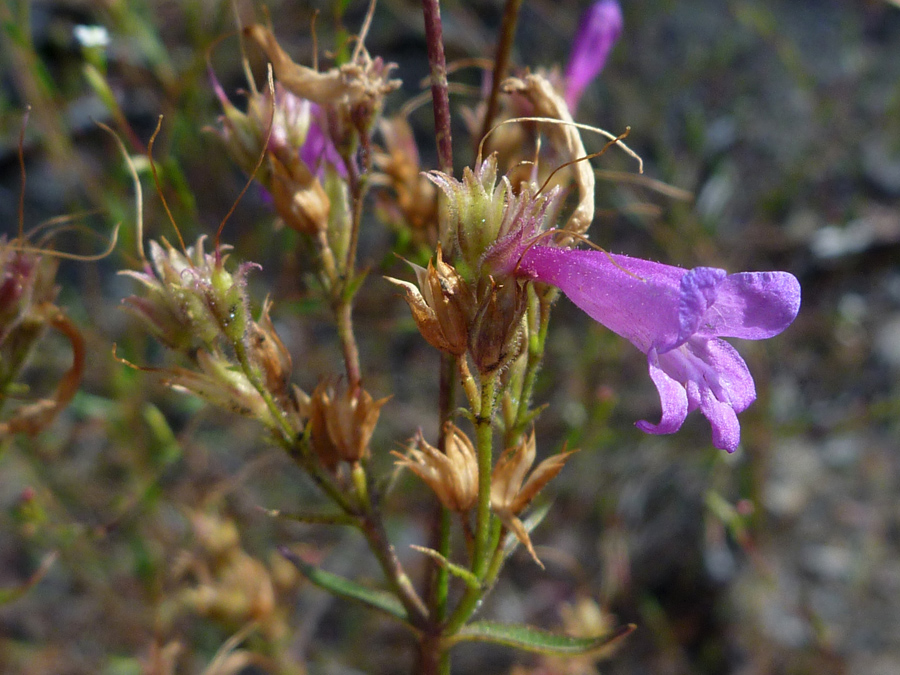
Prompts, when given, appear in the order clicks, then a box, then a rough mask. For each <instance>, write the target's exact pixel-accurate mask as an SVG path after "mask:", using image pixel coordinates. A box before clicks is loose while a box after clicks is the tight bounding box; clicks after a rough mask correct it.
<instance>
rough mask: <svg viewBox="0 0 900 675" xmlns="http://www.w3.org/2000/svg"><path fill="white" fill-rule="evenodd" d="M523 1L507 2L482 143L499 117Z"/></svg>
mask: <svg viewBox="0 0 900 675" xmlns="http://www.w3.org/2000/svg"><path fill="white" fill-rule="evenodd" d="M521 7H522V0H506V6H505V7H504V8H503V23H502V25H501V26H500V39H499V40H498V41H497V53H496V54H495V55H494V74H493V77H492V78H491V95H490V96H489V97H488V102H487V111H486V112H485V114H484V124H483V125H482V127H481V136H480V137H479V138H478V140H479V141H480V140H481V139H482V138H484V137H485V136H486V135H487V133H488V132H489V131H490V130H491V125H492V124H493V123H494V118H495V117H496V116H497V106H498V100H499V97H500V83H501V82H502V81H503V78H505V77H506V70H507V68H509V54H510V52H511V51H512V45H513V39H514V38H515V36H516V24H517V23H518V21H519V9H520V8H521Z"/></svg>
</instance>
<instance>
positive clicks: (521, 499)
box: [491, 432, 577, 567]
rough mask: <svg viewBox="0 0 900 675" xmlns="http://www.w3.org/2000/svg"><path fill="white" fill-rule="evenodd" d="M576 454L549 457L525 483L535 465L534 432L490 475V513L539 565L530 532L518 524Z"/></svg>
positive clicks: (511, 449) (500, 461) (497, 465)
mask: <svg viewBox="0 0 900 675" xmlns="http://www.w3.org/2000/svg"><path fill="white" fill-rule="evenodd" d="M575 452H577V450H572V451H569V452H561V453H559V454H557V455H553V456H552V457H548V458H547V459H545V460H544V461H543V462H541V463H540V464H538V465H537V467H535V469H534V471H532V472H531V475H530V476H529V477H528V480H527V481H526V480H525V476H526V475H527V474H528V470H529V469H531V465H532V464H534V458H535V454H536V446H535V437H534V432H532V433H531V435H530V436H528V437H527V438H525V439H524V440H523V441H522V442H521V443H519V444H518V445H515V446H512V447H510V448H507V449H506V450H505V451H504V452H503V454H502V455H501V456H500V459H498V460H497V463H496V465H495V466H494V471H493V473H492V474H491V510H493V512H494V513H495V514H496V515H497V517H498V518H499V519H500V521H501V522H502V523H503V524H504V526H506V528H507V529H508V530H509V531H510V532H512V533H513V534H514V535H515V536H516V538H517V539H518V540H519V541H520V542H521V543H522V544H523V545H524V546H525V548H527V549H528V552H529V553H530V554H531V556H532V558H534V560H535V562H536V563H537V564H538V565H541V567H543V564H542V563H541V561H540V560H539V559H538V557H537V554H536V553H535V551H534V547H533V546H532V544H531V538H530V537H529V536H528V531H527V530H526V529H525V526H524V525H523V524H522V521H521V520H519V518H518V514H519V513H521V512H522V511H523V510H524V509H525V508H526V507H527V506H528V504H530V503H531V500H532V499H534V498H535V497H536V496H537V494H538V493H539V492H540V491H541V490H542V489H544V486H545V485H547V483H549V482H550V481H551V480H552V479H553V478H554V477H555V476H556V475H557V474H558V473H559V472H560V471H562V468H563V466H564V465H565V463H566V462H567V461H568V460H569V457H571V456H572V455H573V454H575Z"/></svg>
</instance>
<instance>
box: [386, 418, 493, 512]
mask: <svg viewBox="0 0 900 675" xmlns="http://www.w3.org/2000/svg"><path fill="white" fill-rule="evenodd" d="M444 434H445V438H446V450H445V451H444V452H441V451H440V450H439V449H438V448H436V447H434V446H433V445H430V444H429V443H428V442H427V441H426V440H425V438H424V437H423V436H422V432H421V431H419V432H418V433H417V434H416V437H415V438H414V439H413V444H412V446H410V448H409V449H408V450H407V454H406V455H401V454H400V453H396V452H395V453H393V454H394V455H396V456H397V457H399V458H400V461H398V462H397V465H398V466H404V467H406V468H408V469H409V470H410V471H412V472H413V473H414V474H416V475H417V476H418V477H419V478H421V479H422V480H423V481H424V482H425V483H426V484H427V485H428V487H430V488H431V489H432V491H433V492H434V493H435V495H437V497H438V499H439V500H440V501H441V504H443V505H444V506H445V507H446V508H448V509H450V510H451V511H457V512H459V513H464V512H465V511H468V510H469V509H470V508H472V506H473V505H474V504H475V501H476V500H477V499H478V459H477V456H476V454H475V446H474V445H472V441H471V440H469V438H468V436H466V435H465V434H464V433H463V432H462V431H461V430H460V429H459V427H457V426H456V425H455V424H453V423H452V422H447V424H446V426H445V427H444Z"/></svg>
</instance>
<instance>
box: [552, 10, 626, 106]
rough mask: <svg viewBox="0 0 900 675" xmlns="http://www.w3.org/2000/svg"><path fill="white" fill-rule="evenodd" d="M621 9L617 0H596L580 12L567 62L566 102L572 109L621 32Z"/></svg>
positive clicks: (598, 71) (598, 70) (603, 63)
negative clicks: (576, 31) (579, 20)
mask: <svg viewBox="0 0 900 675" xmlns="http://www.w3.org/2000/svg"><path fill="white" fill-rule="evenodd" d="M622 23H623V21H622V9H621V8H620V7H619V3H618V2H616V0H599V2H595V3H594V4H592V5H591V6H590V8H588V10H587V11H586V12H585V13H584V14H583V15H582V17H581V23H580V24H579V27H578V33H577V34H576V35H575V42H574V46H573V48H572V54H571V56H570V57H569V65H568V66H567V67H566V92H565V97H566V103H567V104H568V106H569V110H572V111H574V110H575V108H576V107H577V106H578V101H579V100H580V99H581V94H582V93H583V92H584V90H585V88H586V87H587V86H588V85H589V84H590V83H591V81H592V80H593V79H594V78H595V77H597V75H598V74H599V73H600V71H601V70H603V66H604V65H605V64H606V58H607V57H608V56H609V52H610V51H611V50H612V48H613V45H614V44H615V43H616V40H618V39H619V35H620V34H621V33H622Z"/></svg>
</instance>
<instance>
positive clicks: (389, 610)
mask: <svg viewBox="0 0 900 675" xmlns="http://www.w3.org/2000/svg"><path fill="white" fill-rule="evenodd" d="M278 550H279V551H280V552H281V555H283V556H284V557H285V558H287V559H288V560H290V561H291V562H292V563H294V566H295V567H296V568H297V569H298V570H300V573H301V574H302V575H303V576H305V577H306V578H307V579H309V580H310V581H311V582H312V583H314V584H315V585H316V586H318V587H319V588H322V589H324V590H326V591H328V592H329V593H331V594H332V595H335V596H337V597H339V598H344V599H345V600H355V601H356V602H359V603H362V604H363V605H366V606H367V607H370V608H372V609H377V610H379V611H381V612H384V613H385V614H388V615H389V616H392V617H393V618H395V619H397V620H398V621H401V622H403V623H406V624H409V618H408V617H407V614H406V609H404V607H403V605H402V604H401V603H400V601H399V600H398V599H397V598H396V597H395V596H393V595H391V594H390V593H387V592H386V591H379V590H377V589H374V588H369V587H367V586H363V585H362V584H358V583H356V582H355V581H351V580H350V579H346V578H344V577H341V576H338V575H337V574H332V573H331V572H326V571H325V570H323V569H319V568H318V567H315V566H314V565H310V564H309V563H308V562H306V561H304V560H303V559H302V558H300V556H298V555H297V554H295V553H294V552H293V551H291V550H290V549H288V548H286V547H281V548H279V549H278Z"/></svg>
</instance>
